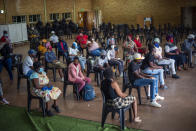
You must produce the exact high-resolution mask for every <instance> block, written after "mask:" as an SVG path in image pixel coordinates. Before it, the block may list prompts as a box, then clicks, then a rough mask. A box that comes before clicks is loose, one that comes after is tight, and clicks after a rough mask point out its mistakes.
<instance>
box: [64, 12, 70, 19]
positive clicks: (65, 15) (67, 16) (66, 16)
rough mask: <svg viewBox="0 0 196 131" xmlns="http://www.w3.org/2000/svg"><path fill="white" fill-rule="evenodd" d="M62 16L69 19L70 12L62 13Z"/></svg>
mask: <svg viewBox="0 0 196 131" xmlns="http://www.w3.org/2000/svg"><path fill="white" fill-rule="evenodd" d="M62 18H63V19H65V20H66V19H71V12H67V13H63V14H62Z"/></svg>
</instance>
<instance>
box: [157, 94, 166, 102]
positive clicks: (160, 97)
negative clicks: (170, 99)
mask: <svg viewBox="0 0 196 131" xmlns="http://www.w3.org/2000/svg"><path fill="white" fill-rule="evenodd" d="M164 99H165V97H162V96H160V95H157V96H156V97H155V100H161V101H163V100H164Z"/></svg>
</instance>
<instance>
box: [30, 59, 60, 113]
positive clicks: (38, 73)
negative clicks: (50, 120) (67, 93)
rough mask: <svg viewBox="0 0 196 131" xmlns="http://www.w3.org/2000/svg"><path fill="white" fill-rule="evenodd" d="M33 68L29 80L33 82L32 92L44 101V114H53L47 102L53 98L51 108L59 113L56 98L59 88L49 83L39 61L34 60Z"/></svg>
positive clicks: (58, 94)
mask: <svg viewBox="0 0 196 131" xmlns="http://www.w3.org/2000/svg"><path fill="white" fill-rule="evenodd" d="M33 68H34V72H33V73H32V74H31V76H30V80H31V81H32V83H33V89H32V92H33V93H34V94H35V95H36V96H39V97H42V98H43V100H44V101H45V102H46V114H47V115H48V116H53V113H52V112H51V111H50V110H49V102H50V101H51V100H54V104H53V105H52V108H54V110H55V111H56V112H57V113H60V110H59V108H58V106H57V102H56V100H57V99H58V97H59V96H60V94H61V90H60V89H59V88H57V87H53V86H52V85H51V84H50V83H49V79H48V77H47V75H46V72H44V69H43V68H42V67H41V63H40V62H34V63H33Z"/></svg>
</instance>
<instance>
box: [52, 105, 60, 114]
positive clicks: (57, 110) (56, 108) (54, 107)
mask: <svg viewBox="0 0 196 131" xmlns="http://www.w3.org/2000/svg"><path fill="white" fill-rule="evenodd" d="M52 108H53V109H54V110H55V111H56V112H57V113H60V110H59V107H58V106H55V105H52Z"/></svg>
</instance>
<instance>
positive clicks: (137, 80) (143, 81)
mask: <svg viewBox="0 0 196 131" xmlns="http://www.w3.org/2000/svg"><path fill="white" fill-rule="evenodd" d="M143 59H144V58H143V57H142V56H141V54H139V53H135V54H134V60H133V61H131V63H130V64H129V66H128V77H129V81H130V82H131V84H132V85H133V86H136V87H141V86H147V85H150V100H151V103H150V105H151V106H154V107H161V105H160V104H159V103H157V100H164V97H161V96H159V94H158V78H157V77H158V76H157V75H152V76H149V75H146V74H144V73H142V72H141V69H140V67H141V64H140V63H141V61H142V60H143ZM154 77H155V78H156V79H155V78H154Z"/></svg>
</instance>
